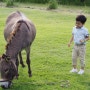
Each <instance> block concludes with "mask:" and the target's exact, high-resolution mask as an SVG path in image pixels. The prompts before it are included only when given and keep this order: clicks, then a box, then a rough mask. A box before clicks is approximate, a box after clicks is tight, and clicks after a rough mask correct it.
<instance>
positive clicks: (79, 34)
mask: <svg viewBox="0 0 90 90" xmlns="http://www.w3.org/2000/svg"><path fill="white" fill-rule="evenodd" d="M86 20H87V18H86V17H85V16H84V15H78V16H77V17H76V26H75V27H73V31H72V37H71V39H70V41H69V43H68V47H70V45H71V43H72V41H74V48H73V51H72V65H73V69H72V70H71V71H70V72H78V70H77V58H78V57H79V59H80V65H81V69H80V71H79V72H78V74H83V73H84V68H85V51H86V41H88V40H89V33H88V30H87V29H86V28H85V27H84V24H85V22H86Z"/></svg>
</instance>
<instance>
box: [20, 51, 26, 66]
mask: <svg viewBox="0 0 90 90" xmlns="http://www.w3.org/2000/svg"><path fill="white" fill-rule="evenodd" d="M19 58H20V64H21V65H22V67H25V65H24V63H23V59H22V54H21V51H20V52H19Z"/></svg>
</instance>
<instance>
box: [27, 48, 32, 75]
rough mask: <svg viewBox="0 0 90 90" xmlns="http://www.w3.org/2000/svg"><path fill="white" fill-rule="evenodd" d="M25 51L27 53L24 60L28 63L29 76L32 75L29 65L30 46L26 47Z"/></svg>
mask: <svg viewBox="0 0 90 90" xmlns="http://www.w3.org/2000/svg"><path fill="white" fill-rule="evenodd" d="M26 53H27V60H26V63H27V65H28V74H29V77H31V76H32V72H31V67H30V63H31V62H30V47H28V48H26Z"/></svg>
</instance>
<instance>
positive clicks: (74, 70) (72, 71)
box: [70, 68, 78, 73]
mask: <svg viewBox="0 0 90 90" xmlns="http://www.w3.org/2000/svg"><path fill="white" fill-rule="evenodd" d="M70 72H71V73H77V72H78V70H77V69H74V68H73V69H72V70H71V71H70Z"/></svg>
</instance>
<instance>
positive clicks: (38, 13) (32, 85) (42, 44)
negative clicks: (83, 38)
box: [0, 5, 90, 90]
mask: <svg viewBox="0 0 90 90" xmlns="http://www.w3.org/2000/svg"><path fill="white" fill-rule="evenodd" d="M32 7H33V9H31V8H32ZM31 8H23V7H22V8H20V7H19V8H5V7H3V8H0V55H2V54H3V53H4V52H5V45H6V41H5V40H4V36H3V30H4V24H5V20H6V18H7V16H8V15H9V14H10V13H11V12H12V11H16V10H20V11H22V12H23V13H24V14H25V15H26V16H27V17H28V18H29V19H31V20H32V21H33V22H34V23H35V26H36V29H37V35H36V39H35V41H34V42H33V44H32V48H31V68H32V74H33V76H32V77H31V78H29V77H28V73H27V65H26V61H25V59H26V56H25V52H24V51H23V52H22V54H23V59H24V63H25V65H26V67H25V68H22V67H21V65H19V79H18V80H13V85H12V87H11V88H10V89H7V90H90V41H89V42H88V43H87V52H86V68H85V74H84V75H77V74H70V73H69V71H70V70H71V68H72V66H71V53H72V48H73V45H72V46H71V47H70V48H68V47H67V44H68V41H69V39H70V37H71V32H72V27H73V26H74V24H75V17H76V15H78V14H80V13H81V11H82V13H84V14H85V15H86V16H87V18H88V21H87V22H86V24H85V26H86V27H87V28H88V29H89V32H90V17H89V16H90V15H89V13H86V12H85V11H87V12H89V7H82V8H81V7H75V6H74V7H73V6H71V8H70V6H60V7H59V8H58V9H57V10H52V11H47V10H45V8H46V6H45V5H44V6H43V5H42V7H41V6H38V5H36V6H35V8H34V6H31ZM79 8H81V9H80V10H79ZM71 10H72V12H71ZM73 10H74V11H73ZM79 67H80V66H79V61H78V68H79ZM63 80H64V81H65V82H66V81H68V82H69V84H70V85H69V86H68V87H66V86H64V87H61V85H62V84H63V83H64V82H62V81H63ZM0 90H2V89H1V88H0Z"/></svg>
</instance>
